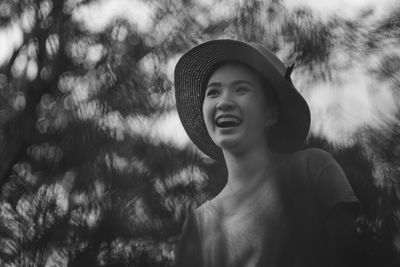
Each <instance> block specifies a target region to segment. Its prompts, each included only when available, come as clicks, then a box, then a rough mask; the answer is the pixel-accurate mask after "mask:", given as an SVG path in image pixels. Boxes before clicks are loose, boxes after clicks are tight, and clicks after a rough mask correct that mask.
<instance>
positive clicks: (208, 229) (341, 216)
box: [175, 39, 359, 266]
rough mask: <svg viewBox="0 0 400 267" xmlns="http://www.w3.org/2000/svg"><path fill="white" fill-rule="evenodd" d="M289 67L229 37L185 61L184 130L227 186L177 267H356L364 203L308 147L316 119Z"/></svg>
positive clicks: (202, 211) (193, 225) (180, 94)
mask: <svg viewBox="0 0 400 267" xmlns="http://www.w3.org/2000/svg"><path fill="white" fill-rule="evenodd" d="M292 69H293V65H292V66H291V67H289V68H286V67H285V65H284V64H283V63H282V62H281V61H280V60H279V59H278V58H277V57H276V56H275V55H274V54H273V53H271V51H269V50H268V49H266V48H264V47H263V46H261V45H260V44H256V43H246V42H242V41H238V40H230V39H221V40H213V41H209V42H205V43H202V44H200V45H198V46H196V47H194V48H192V49H190V50H189V51H188V52H186V53H185V54H184V55H183V56H182V57H181V58H180V60H179V61H178V63H177V65H176V68H175V96H176V103H177V110H178V114H179V116H180V119H181V121H182V124H183V126H184V128H185V130H186V132H187V134H188V135H189V137H190V138H191V140H192V141H193V142H194V144H195V145H196V146H197V147H198V148H199V149H200V150H202V151H203V152H204V153H205V154H207V155H208V156H210V157H211V158H213V159H215V160H217V161H221V162H224V163H225V164H226V167H227V170H228V179H227V184H226V186H225V187H224V188H223V189H222V191H221V192H220V193H219V194H218V195H217V196H216V197H215V198H213V199H211V200H208V201H207V202H206V203H204V204H203V205H201V206H200V207H198V208H197V209H196V210H194V211H193V212H191V213H190V214H189V216H188V217H187V218H186V220H185V223H184V226H183V230H182V234H181V236H180V241H179V244H178V246H177V250H176V265H177V266H354V265H353V263H352V262H351V260H352V259H351V258H352V255H353V252H354V249H355V240H356V230H355V218H356V214H357V212H358V208H359V206H358V200H357V198H356V197H355V195H354V192H353V190H352V188H351V186H350V184H349V183H348V181H347V179H346V177H345V175H344V173H343V171H342V169H341V168H340V166H339V165H338V164H337V162H336V161H335V160H334V158H333V157H332V156H331V155H330V154H329V153H328V152H326V151H323V150H320V149H304V141H305V138H306V136H307V134H308V131H309V127H310V111H309V107H308V105H307V103H306V101H305V100H304V99H303V97H302V96H301V94H299V93H298V91H297V90H296V89H295V87H294V86H293V83H292V81H291V79H290V74H291V71H292Z"/></svg>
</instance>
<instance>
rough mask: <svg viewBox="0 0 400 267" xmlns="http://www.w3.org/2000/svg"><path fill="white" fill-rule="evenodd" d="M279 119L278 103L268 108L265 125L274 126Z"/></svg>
mask: <svg viewBox="0 0 400 267" xmlns="http://www.w3.org/2000/svg"><path fill="white" fill-rule="evenodd" d="M278 121H279V110H278V105H276V104H275V105H273V106H271V107H270V108H268V112H267V114H266V119H265V126H272V125H274V124H276V123H277V122H278Z"/></svg>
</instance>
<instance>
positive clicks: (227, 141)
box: [215, 137, 240, 150]
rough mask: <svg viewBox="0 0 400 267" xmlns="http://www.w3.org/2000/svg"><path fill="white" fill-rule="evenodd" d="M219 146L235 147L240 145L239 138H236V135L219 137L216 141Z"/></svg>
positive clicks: (225, 147) (224, 147)
mask: <svg viewBox="0 0 400 267" xmlns="http://www.w3.org/2000/svg"><path fill="white" fill-rule="evenodd" d="M215 143H216V144H217V146H219V147H220V148H221V149H227V150H229V149H234V148H235V147H237V146H238V145H239V143H240V142H239V138H234V137H229V138H227V137H224V138H219V139H218V140H216V142H215Z"/></svg>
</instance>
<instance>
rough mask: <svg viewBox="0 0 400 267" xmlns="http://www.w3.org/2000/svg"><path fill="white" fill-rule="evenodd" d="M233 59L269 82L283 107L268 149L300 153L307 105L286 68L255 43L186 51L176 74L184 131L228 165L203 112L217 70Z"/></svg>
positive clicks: (222, 42) (219, 43)
mask: <svg viewBox="0 0 400 267" xmlns="http://www.w3.org/2000/svg"><path fill="white" fill-rule="evenodd" d="M227 60H233V61H238V62H241V63H244V64H246V65H248V66H250V67H252V68H253V69H255V70H257V71H258V72H259V73H260V74H261V75H263V77H264V78H265V79H266V80H267V81H269V82H270V84H271V85H272V87H273V90H274V91H275V95H276V97H277V100H278V105H279V121H278V122H277V123H276V124H275V125H273V126H272V127H271V128H270V130H269V131H268V145H269V147H270V148H271V149H272V150H273V151H276V152H279V153H290V152H294V151H296V150H298V149H301V148H302V146H303V144H304V141H305V138H306V137H307V134H308V131H309V129H310V120H311V117H310V110H309V107H308V105H307V102H306V101H305V100H304V98H303V97H302V96H301V94H300V93H299V92H298V91H297V90H296V88H295V87H294V85H293V83H292V81H291V79H290V74H291V72H292V69H293V65H292V66H290V67H289V68H287V67H286V66H285V65H284V64H283V63H282V61H281V60H280V59H279V58H278V57H276V56H275V55H274V54H273V53H272V52H271V51H270V50H268V49H267V48H265V47H263V46H262V45H260V44H257V43H247V42H243V41H238V40H232V39H218V40H212V41H208V42H205V43H202V44H199V45H197V46H195V47H193V48H192V49H190V50H189V51H187V52H186V53H185V54H184V55H183V56H182V57H181V58H180V59H179V61H178V63H177V64H176V67H175V71H174V83H175V98H176V106H177V110H178V114H179V117H180V119H181V121H182V124H183V127H184V129H185V131H186V132H187V134H188V136H189V137H190V139H191V140H192V141H193V143H194V144H195V145H196V146H197V147H198V148H199V149H200V150H201V151H203V152H204V153H205V154H206V155H208V156H209V157H211V158H213V159H215V160H217V161H220V162H224V161H225V160H224V156H223V153H222V150H221V148H219V147H218V146H217V145H216V144H215V143H214V142H213V141H212V139H211V137H210V135H209V134H208V132H207V128H206V125H205V122H204V118H203V114H202V100H203V96H202V94H203V92H204V89H205V87H206V85H207V82H208V79H209V77H210V75H211V74H212V72H213V71H214V66H215V65H216V64H218V63H221V62H223V61H227Z"/></svg>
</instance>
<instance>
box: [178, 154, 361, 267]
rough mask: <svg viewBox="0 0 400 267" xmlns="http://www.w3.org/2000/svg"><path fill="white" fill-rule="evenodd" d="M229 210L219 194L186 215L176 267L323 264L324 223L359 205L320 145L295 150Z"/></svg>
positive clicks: (349, 187)
mask: <svg viewBox="0 0 400 267" xmlns="http://www.w3.org/2000/svg"><path fill="white" fill-rule="evenodd" d="M251 192H252V193H251V195H246V196H241V197H240V198H239V199H238V200H236V201H237V202H236V203H234V205H233V207H234V209H231V210H226V209H224V208H223V206H222V201H220V199H218V198H214V199H212V200H209V201H206V202H205V203H204V204H203V205H201V206H200V207H198V208H197V209H196V210H194V211H193V212H192V213H190V214H189V216H188V217H187V218H186V220H185V223H184V227H183V231H182V234H181V237H180V243H179V245H178V247H177V250H176V259H177V260H176V263H177V266H193V267H195V266H207V267H214V266H215V267H217V266H218V267H224V266H242V267H258V266H285V267H288V266H323V260H324V257H325V256H324V255H325V254H324V253H326V251H325V247H324V236H323V234H322V223H323V221H324V220H325V219H326V217H327V216H328V214H329V211H330V210H331V209H332V207H333V206H335V205H336V204H338V203H353V204H354V203H358V200H357V198H356V196H355V195H354V192H353V190H352V188H351V186H350V184H349V182H348V181H347V179H346V177H345V175H344V172H343V170H342V169H341V168H340V166H339V165H338V163H337V162H336V161H335V160H334V158H333V157H332V156H331V155H330V154H329V153H328V152H326V151H323V150H320V149H305V150H301V151H298V152H296V153H293V154H292V155H290V157H288V158H287V159H286V160H285V161H283V162H282V163H280V164H278V165H277V166H276V167H274V168H273V169H271V170H269V171H267V173H266V174H265V176H264V179H262V180H261V182H260V183H259V184H257V185H256V186H254V189H253V190H252V191H251Z"/></svg>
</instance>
